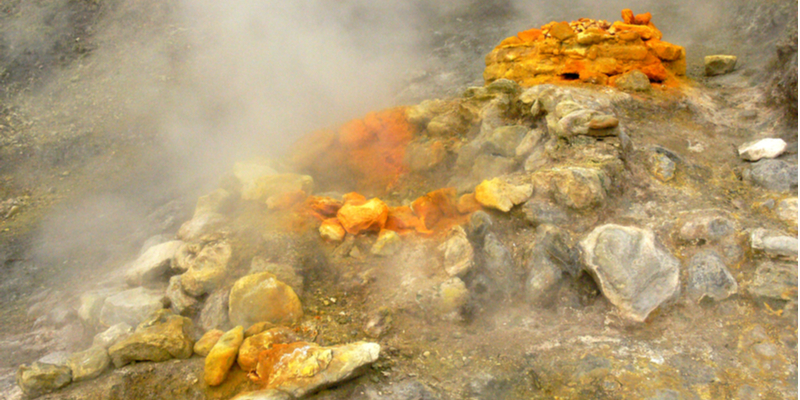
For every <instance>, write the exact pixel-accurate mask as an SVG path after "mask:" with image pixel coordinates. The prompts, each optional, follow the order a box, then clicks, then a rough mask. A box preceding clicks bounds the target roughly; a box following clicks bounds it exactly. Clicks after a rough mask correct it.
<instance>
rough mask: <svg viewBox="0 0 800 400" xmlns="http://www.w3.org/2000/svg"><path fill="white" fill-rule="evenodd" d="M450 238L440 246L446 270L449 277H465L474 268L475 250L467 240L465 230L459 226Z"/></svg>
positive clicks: (450, 233)
mask: <svg viewBox="0 0 800 400" xmlns="http://www.w3.org/2000/svg"><path fill="white" fill-rule="evenodd" d="M448 236H449V238H448V239H447V240H446V241H445V242H444V243H442V244H441V245H439V251H441V252H442V253H444V270H445V272H447V275H449V276H463V275H465V274H466V273H467V272H469V270H470V269H472V266H473V258H474V255H475V253H474V250H473V249H472V244H470V242H469V240H468V239H467V233H466V232H464V228H462V227H460V226H457V227H455V228H453V229H451V231H450V232H449V234H448Z"/></svg>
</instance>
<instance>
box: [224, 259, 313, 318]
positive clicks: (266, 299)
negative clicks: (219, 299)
mask: <svg viewBox="0 0 800 400" xmlns="http://www.w3.org/2000/svg"><path fill="white" fill-rule="evenodd" d="M228 316H229V318H230V321H231V323H233V324H235V325H242V326H250V325H253V324H255V323H256V322H261V321H267V322H272V323H275V324H293V323H295V322H297V321H298V320H299V319H300V318H302V316H303V309H302V307H301V305H300V300H299V299H298V298H297V294H295V292H294V290H292V288H290V287H289V286H288V285H286V284H285V283H283V282H281V281H279V280H278V279H277V278H276V277H275V275H273V274H271V273H269V272H260V273H257V274H252V275H247V276H244V277H242V278H240V279H239V280H238V281H236V283H235V284H234V285H233V288H232V289H231V294H230V300H229V303H228Z"/></svg>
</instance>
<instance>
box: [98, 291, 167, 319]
mask: <svg viewBox="0 0 800 400" xmlns="http://www.w3.org/2000/svg"><path fill="white" fill-rule="evenodd" d="M163 298H164V295H163V294H162V293H161V292H159V291H156V290H149V289H145V288H142V287H138V288H135V289H130V290H126V291H124V292H121V293H118V294H115V295H113V296H110V297H108V298H107V299H106V301H105V303H104V304H103V309H102V311H101V312H100V323H101V324H103V325H105V326H112V325H116V324H119V323H120V322H124V323H126V324H128V325H131V326H134V325H137V324H139V322H141V321H143V320H144V319H145V318H147V317H148V316H150V315H151V314H152V313H154V312H155V311H158V310H160V309H162V308H164V303H163Z"/></svg>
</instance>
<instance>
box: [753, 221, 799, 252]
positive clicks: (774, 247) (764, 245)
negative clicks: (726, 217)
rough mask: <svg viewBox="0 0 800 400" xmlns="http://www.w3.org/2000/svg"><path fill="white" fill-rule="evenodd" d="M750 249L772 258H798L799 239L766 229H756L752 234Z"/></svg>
mask: <svg viewBox="0 0 800 400" xmlns="http://www.w3.org/2000/svg"><path fill="white" fill-rule="evenodd" d="M750 247H752V248H753V250H757V251H760V252H764V253H766V254H767V255H768V256H770V257H789V258H797V237H796V236H788V235H784V234H781V233H778V232H773V231H768V230H766V229H764V228H758V229H754V230H753V231H752V232H751V233H750Z"/></svg>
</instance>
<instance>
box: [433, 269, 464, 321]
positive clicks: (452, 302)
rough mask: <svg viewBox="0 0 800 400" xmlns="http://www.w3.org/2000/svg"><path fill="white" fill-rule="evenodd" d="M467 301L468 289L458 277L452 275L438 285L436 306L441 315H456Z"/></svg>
mask: <svg viewBox="0 0 800 400" xmlns="http://www.w3.org/2000/svg"><path fill="white" fill-rule="evenodd" d="M467 301H469V290H467V286H466V285H465V284H464V282H463V281H462V280H461V279H459V278H458V277H452V278H450V279H448V280H446V281H444V282H442V284H441V285H439V292H438V298H437V302H436V307H437V309H438V310H439V313H441V315H443V316H445V317H447V316H448V315H457V314H458V313H459V312H460V310H461V308H462V307H464V306H465V305H466V304H467Z"/></svg>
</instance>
